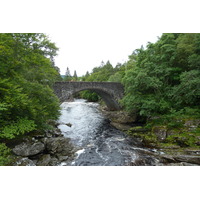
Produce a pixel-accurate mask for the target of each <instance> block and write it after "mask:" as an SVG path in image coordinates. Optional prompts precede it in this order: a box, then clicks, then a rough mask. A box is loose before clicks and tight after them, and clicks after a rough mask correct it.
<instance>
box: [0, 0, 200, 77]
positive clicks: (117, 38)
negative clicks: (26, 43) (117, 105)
mask: <svg viewBox="0 0 200 200" xmlns="http://www.w3.org/2000/svg"><path fill="white" fill-rule="evenodd" d="M28 2H29V3H28V4H27V1H26V0H18V1H13V0H6V1H3V4H1V13H0V17H1V19H2V20H1V27H0V30H1V32H41V33H46V34H48V35H49V37H50V39H51V41H52V42H55V43H56V45H57V46H58V47H59V48H60V51H59V52H58V54H59V55H58V56H57V57H56V58H55V61H56V65H57V66H58V67H59V68H60V72H61V74H65V71H66V68H67V67H69V69H70V71H71V74H72V75H73V73H74V70H76V71H77V74H78V76H81V75H84V74H85V73H86V71H89V72H91V70H92V68H94V67H97V66H99V65H100V63H101V61H104V62H106V61H107V60H109V61H110V62H111V64H112V65H113V66H115V65H116V64H117V63H118V62H120V63H123V62H124V61H126V60H127V59H128V56H129V55H130V54H131V53H132V52H133V51H134V50H135V49H137V48H140V47H141V45H144V46H145V45H146V44H147V42H155V41H156V40H157V37H158V36H161V34H162V33H163V32H187V31H186V30H189V32H198V31H196V29H194V27H195V28H198V27H199V26H198V25H197V24H198V23H197V22H195V19H196V20H197V21H198V19H199V16H198V13H199V10H198V8H199V7H198V6H195V5H194V2H198V1H196V0H190V1H189V4H188V1H185V0H182V1H176V0H168V1H164V0H163V1H161V0H151V1H150V0H137V1H135V0H56V1H54V0H34V1H33V0H29V1H28ZM180 2H181V3H180ZM6 8H7V9H6ZM16 8H17V9H16ZM191 9H192V12H191ZM11 14H12V15H11ZM194 24H195V26H194ZM5 27H6V28H5ZM198 29H199V28H198Z"/></svg>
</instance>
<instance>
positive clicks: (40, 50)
mask: <svg viewBox="0 0 200 200" xmlns="http://www.w3.org/2000/svg"><path fill="white" fill-rule="evenodd" d="M57 51H58V48H57V47H56V46H55V44H54V43H52V42H51V41H50V40H49V39H48V37H47V36H46V35H45V34H11V33H10V34H0V78H1V79H0V165H5V164H6V163H8V162H9V159H8V158H9V157H8V155H9V153H10V150H9V148H8V147H7V146H6V141H7V140H10V139H13V138H15V137H18V136H20V135H23V134H25V133H29V132H32V131H42V130H46V129H50V128H51V126H50V122H51V121H52V120H56V119H58V117H59V102H58V99H57V97H56V96H55V95H54V93H53V90H52V85H53V84H54V82H55V81H60V80H64V81H92V82H93V81H109V82H121V83H122V84H123V85H124V88H125V95H124V98H123V99H122V100H121V102H120V103H121V106H122V108H123V109H124V110H126V111H127V112H128V113H130V115H131V114H137V116H138V120H141V121H143V122H147V123H149V124H151V125H152V124H154V123H157V124H159V123H160V124H164V125H167V126H169V127H177V126H179V125H180V119H181V118H183V117H184V118H187V119H193V118H195V119H199V118H200V103H199V102H200V34H195V33H166V34H162V36H161V37H160V38H158V41H157V42H155V43H148V44H147V46H146V47H145V48H144V47H141V48H140V49H136V50H134V51H133V53H132V54H131V55H130V56H129V59H128V61H127V62H125V63H118V64H117V65H116V66H115V67H113V66H112V64H111V63H110V62H109V61H107V62H106V63H104V62H102V63H101V65H100V66H98V67H94V68H93V70H92V72H91V73H89V72H87V73H86V74H85V75H84V76H82V77H78V76H77V73H76V71H74V74H73V75H71V74H70V70H69V68H67V70H66V74H65V76H64V78H61V76H60V74H59V70H58V67H56V66H55V63H54V56H55V55H56V54H57ZM80 96H81V97H82V98H86V99H88V100H90V101H99V100H100V97H99V96H98V95H97V94H96V93H92V92H90V91H82V92H81V93H80ZM198 134H199V132H198Z"/></svg>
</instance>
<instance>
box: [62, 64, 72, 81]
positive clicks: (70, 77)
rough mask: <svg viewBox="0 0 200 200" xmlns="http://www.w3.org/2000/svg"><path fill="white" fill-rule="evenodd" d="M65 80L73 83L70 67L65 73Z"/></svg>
mask: <svg viewBox="0 0 200 200" xmlns="http://www.w3.org/2000/svg"><path fill="white" fill-rule="evenodd" d="M64 80H65V81H71V80H72V76H71V73H70V70H69V68H68V67H67V69H66V72H65V77H64Z"/></svg>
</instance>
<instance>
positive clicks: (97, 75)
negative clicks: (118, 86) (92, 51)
mask: <svg viewBox="0 0 200 200" xmlns="http://www.w3.org/2000/svg"><path fill="white" fill-rule="evenodd" d="M126 68H127V67H126V65H125V64H123V65H121V64H120V63H118V64H117V65H116V67H115V68H113V66H112V65H111V64H110V62H109V61H107V63H106V64H105V63H104V62H102V63H101V65H100V66H99V67H95V68H93V70H92V73H91V74H89V72H87V73H86V74H85V76H83V77H82V78H81V80H82V81H89V82H107V81H108V82H121V80H122V78H123V77H124V75H125V69H126ZM81 97H82V98H84V99H87V100H89V101H98V100H100V97H99V96H98V94H96V93H94V92H92V91H83V92H81Z"/></svg>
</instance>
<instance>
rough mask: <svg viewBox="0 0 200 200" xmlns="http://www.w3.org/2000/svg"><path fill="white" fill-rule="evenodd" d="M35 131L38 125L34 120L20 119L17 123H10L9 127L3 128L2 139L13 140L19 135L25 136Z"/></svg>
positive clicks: (1, 131) (0, 135) (1, 130)
mask: <svg viewBox="0 0 200 200" xmlns="http://www.w3.org/2000/svg"><path fill="white" fill-rule="evenodd" d="M35 129H36V125H35V123H34V121H33V120H27V119H19V120H18V121H17V122H13V123H11V122H10V123H9V124H8V125H7V126H5V127H1V129H0V133H1V134H0V138H6V139H13V138H15V137H16V136H17V135H23V134H24V133H27V132H30V131H33V130H35Z"/></svg>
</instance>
